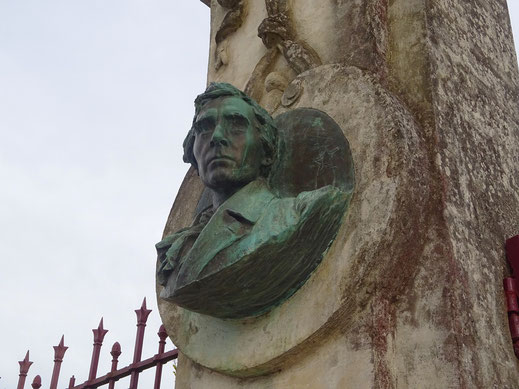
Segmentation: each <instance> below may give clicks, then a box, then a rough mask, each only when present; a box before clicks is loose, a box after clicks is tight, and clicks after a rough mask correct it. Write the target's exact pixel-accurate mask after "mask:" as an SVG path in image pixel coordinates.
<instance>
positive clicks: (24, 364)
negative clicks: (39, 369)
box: [17, 350, 32, 389]
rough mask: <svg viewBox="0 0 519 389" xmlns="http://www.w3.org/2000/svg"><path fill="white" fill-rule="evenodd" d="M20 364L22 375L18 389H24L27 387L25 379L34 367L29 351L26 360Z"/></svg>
mask: <svg viewBox="0 0 519 389" xmlns="http://www.w3.org/2000/svg"><path fill="white" fill-rule="evenodd" d="M18 363H19V364H20V375H19V377H18V386H17V389H23V388H24V386H25V379H26V378H27V373H28V372H29V368H30V367H31V365H32V362H31V361H29V350H27V353H26V354H25V358H24V359H23V360H22V361H19V362H18Z"/></svg>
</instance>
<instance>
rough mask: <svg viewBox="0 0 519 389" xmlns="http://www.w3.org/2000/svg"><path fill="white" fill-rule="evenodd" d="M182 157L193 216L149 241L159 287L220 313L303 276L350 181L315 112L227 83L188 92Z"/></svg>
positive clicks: (274, 297) (195, 307)
mask: <svg viewBox="0 0 519 389" xmlns="http://www.w3.org/2000/svg"><path fill="white" fill-rule="evenodd" d="M195 106H196V113H195V117H194V120H193V126H192V128H191V130H190V131H189V133H188V135H187V137H186V139H185V141H184V161H185V162H188V163H191V164H192V165H193V167H194V168H195V169H197V171H198V174H199V176H200V179H201V181H202V182H203V184H204V186H205V195H203V196H202V198H201V200H200V202H199V205H198V207H197V212H196V215H195V217H194V220H193V223H192V225H191V226H190V227H187V228H184V229H181V230H180V231H177V232H175V233H173V234H171V235H168V236H166V237H165V238H164V239H163V240H162V241H161V242H160V243H158V244H157V251H158V271H157V279H158V282H159V284H161V285H162V286H163V287H164V288H163V289H162V291H161V293H160V297H161V298H163V299H166V300H168V301H171V302H174V303H176V304H178V305H180V306H182V307H184V308H186V309H188V310H191V311H195V312H198V313H203V314H206V315H210V316H215V317H219V318H243V317H250V316H258V315H261V314H263V313H265V312H267V311H269V310H270V309H272V308H273V307H275V306H277V305H279V304H280V303H282V302H283V301H284V300H286V299H287V298H289V297H290V296H291V295H292V294H293V293H294V292H295V291H297V289H299V288H300V287H301V286H302V285H303V284H304V283H305V281H306V280H307V279H308V278H309V277H310V275H311V273H312V271H313V270H314V269H315V268H316V267H317V265H318V264H319V263H320V261H321V259H322V257H323V255H324V253H325V252H326V250H327V249H328V247H329V246H330V244H331V243H332V241H333V239H334V237H335V235H336V233H337V230H338V228H339V227H340V225H341V221H342V219H343V215H344V213H345V211H346V209H347V208H348V205H349V202H350V198H351V193H352V191H353V183H354V174H353V163H352V157H351V152H350V148H349V144H348V142H347V140H346V138H345V137H344V135H343V133H342V131H341V129H340V128H339V126H338V125H337V124H336V123H335V122H334V121H333V120H332V119H331V118H330V117H329V116H328V115H326V114H325V113H324V112H321V111H318V110H315V109H298V110H293V111H289V112H286V113H284V114H282V115H280V116H278V117H277V118H276V120H273V119H272V117H270V115H269V114H268V113H267V112H266V111H265V110H264V109H263V108H262V107H260V106H259V105H258V104H257V103H256V102H255V101H254V100H252V99H251V98H250V97H248V96H247V95H245V94H244V93H243V92H241V91H239V90H238V89H236V88H235V87H233V86H232V85H230V84H224V83H213V84H211V85H210V86H209V87H208V89H207V90H206V91H205V93H203V94H202V95H200V96H198V97H197V99H196V101H195Z"/></svg>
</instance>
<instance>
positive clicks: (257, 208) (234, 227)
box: [175, 180, 274, 290]
mask: <svg viewBox="0 0 519 389" xmlns="http://www.w3.org/2000/svg"><path fill="white" fill-rule="evenodd" d="M273 198H274V195H273V194H272V192H270V191H269V190H268V187H267V185H266V183H265V182H264V181H263V180H256V181H253V182H251V183H250V184H248V185H246V186H245V187H244V188H242V189H241V190H240V191H238V192H236V193H235V194H234V195H233V196H231V197H230V198H229V199H228V200H227V201H225V202H224V203H223V204H222V205H221V206H220V207H219V208H218V209H217V210H216V212H215V213H214V215H213V216H212V217H211V219H210V220H209V222H208V223H207V225H206V226H205V227H204V229H203V230H202V232H201V233H200V235H199V236H198V238H197V240H196V242H195V243H194V244H193V247H192V248H191V250H190V251H189V253H188V254H187V255H186V258H185V260H184V261H182V262H183V263H182V266H181V268H180V271H179V274H178V277H177V282H176V285H175V289H177V290H178V289H179V288H182V287H183V286H186V285H188V284H190V283H191V282H193V281H195V280H197V279H198V277H199V275H200V274H201V273H202V271H203V270H204V268H205V267H206V266H207V265H208V264H209V262H211V260H212V259H213V258H214V257H215V256H216V255H217V254H218V253H219V252H221V251H222V250H224V249H226V248H227V247H229V246H231V245H232V244H233V243H234V242H236V241H237V240H239V239H241V238H243V236H245V235H248V234H249V233H250V231H251V229H252V228H253V227H254V224H255V223H256V222H257V221H258V219H259V218H260V216H261V215H262V213H263V211H264V209H265V207H266V206H267V205H268V203H270V201H271V200H272V199H273ZM223 267H225V264H223Z"/></svg>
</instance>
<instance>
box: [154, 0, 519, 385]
mask: <svg viewBox="0 0 519 389" xmlns="http://www.w3.org/2000/svg"><path fill="white" fill-rule="evenodd" d="M222 5H223V6H222ZM210 7H211V27H212V33H211V49H210V58H209V71H208V81H226V82H230V83H233V84H234V85H236V86H237V87H239V88H241V89H246V90H247V91H248V92H249V93H250V94H251V95H253V96H254V97H255V98H256V99H257V100H258V101H260V103H262V104H263V105H265V106H266V107H267V108H268V109H269V110H270V112H271V113H272V114H273V116H276V115H277V114H279V113H282V112H285V111H287V110H290V109H293V108H296V107H311V108H316V109H320V110H322V111H324V112H326V113H328V114H329V115H330V116H331V117H332V118H333V119H334V120H335V121H336V122H337V123H338V124H339V125H340V126H341V128H342V129H343V131H344V134H345V136H346V138H347V139H348V140H349V142H350V145H351V148H352V154H353V159H354V163H355V176H356V188H355V194H354V197H353V199H352V203H351V206H350V210H349V212H348V214H347V216H346V218H345V221H344V223H343V226H342V227H341V230H340V231H339V234H338V236H337V239H336V241H335V242H334V244H333V246H332V247H331V248H330V250H329V252H328V253H327V255H326V257H325V258H324V259H323V262H322V264H321V265H320V266H319V267H318V269H317V270H316V271H315V273H314V274H313V275H312V277H311V278H310V280H309V281H308V282H307V283H306V284H305V285H304V286H303V287H302V288H301V289H300V290H299V291H298V292H297V293H296V294H295V295H294V296H292V297H291V298H290V299H289V300H288V301H287V302H285V303H284V304H282V305H281V306H279V307H278V308H276V309H275V310H274V311H272V312H270V313H268V314H266V315H263V316H262V317H259V318H256V319H247V320H241V321H239V320H218V319H214V318H208V317H204V315H198V314H194V313H190V312H189V311H186V310H183V309H181V308H178V307H175V306H173V304H171V303H166V302H164V301H161V300H160V299H159V308H160V311H161V315H162V318H163V321H164V323H165V325H166V328H167V329H168V333H169V334H171V336H172V339H173V341H174V342H175V344H177V345H178V347H179V348H180V350H181V352H182V353H183V354H182V355H181V358H180V359H179V366H178V370H177V384H176V385H177V388H180V389H184V388H186V389H187V388H190V389H195V388H212V389H213V388H216V389H218V388H226V389H229V388H230V389H232V388H236V389H237V388H254V389H256V388H258V389H259V388H276V389H278V388H279V389H285V388H338V389H339V388H340V389H344V388H352V389H362V388H366V389H368V388H380V389H382V388H383V389H386V388H388V389H389V388H437V389H445V388H471V389H472V388H481V389H488V388H500V389H502V388H509V389H512V388H516V387H517V385H518V384H517V383H518V382H519V367H518V361H517V360H516V357H515V356H514V352H513V348H512V343H511V339H510V332H509V329H508V322H507V315H506V307H505V300H504V294H503V290H502V279H503V277H505V276H506V275H507V274H508V269H507V266H506V264H505V257H504V241H505V239H506V238H508V237H510V236H512V235H515V234H518V233H519V104H518V103H519V99H518V91H519V89H518V87H519V85H518V84H519V73H518V69H517V62H516V57H515V52H514V47H513V40H512V32H511V27H510V24H509V16H508V12H507V6H506V1H505V0H494V1H488V0H471V1H466V0H362V1H359V0H321V1H319V2H316V1H315V0H265V1H260V0H242V1H231V0H228V1H223V0H212V2H211V4H210ZM265 20H266V22H265ZM280 24H281V25H282V26H285V27H286V26H288V27H287V28H285V29H280V28H279V25H280ZM258 27H260V31H261V32H262V33H263V38H264V39H263V41H262V39H260V38H258V37H257V33H258ZM217 36H218V39H216V38H217ZM217 41H218V42H217ZM272 42H274V43H272ZM201 191H202V186H201V184H200V182H199V180H198V178H197V176H196V174H193V172H190V173H188V175H187V176H186V179H185V181H184V183H183V185H182V188H181V189H180V192H179V195H178V197H177V200H176V202H175V205H174V206H173V209H172V212H171V214H170V217H169V219H168V223H167V226H166V231H165V232H166V233H171V232H173V231H175V230H178V229H179V228H181V227H184V226H185V225H187V224H188V222H189V221H190V220H191V217H192V214H193V212H194V210H195V207H196V204H197V201H198V197H197V196H199V195H200V194H201Z"/></svg>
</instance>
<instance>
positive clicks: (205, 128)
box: [194, 120, 214, 134]
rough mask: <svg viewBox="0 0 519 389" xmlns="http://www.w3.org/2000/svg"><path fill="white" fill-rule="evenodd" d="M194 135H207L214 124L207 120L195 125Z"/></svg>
mask: <svg viewBox="0 0 519 389" xmlns="http://www.w3.org/2000/svg"><path fill="white" fill-rule="evenodd" d="M194 127H195V133H197V134H203V133H208V132H210V131H212V130H213V129H214V123H212V122H211V121H208V120H204V121H202V122H197V123H195V126H194Z"/></svg>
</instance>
